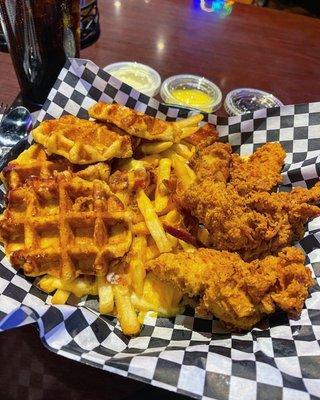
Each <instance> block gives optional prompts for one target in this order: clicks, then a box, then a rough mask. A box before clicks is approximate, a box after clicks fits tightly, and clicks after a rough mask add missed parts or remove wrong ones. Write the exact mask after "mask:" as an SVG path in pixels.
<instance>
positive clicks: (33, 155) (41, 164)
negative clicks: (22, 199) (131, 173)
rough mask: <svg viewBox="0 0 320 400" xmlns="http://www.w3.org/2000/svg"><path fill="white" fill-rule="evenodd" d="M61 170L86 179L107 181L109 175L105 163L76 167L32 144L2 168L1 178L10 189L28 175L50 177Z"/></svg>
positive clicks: (28, 176) (18, 185) (108, 169)
mask: <svg viewBox="0 0 320 400" xmlns="http://www.w3.org/2000/svg"><path fill="white" fill-rule="evenodd" d="M79 168H82V169H79ZM63 171H69V172H73V173H74V175H75V176H79V177H80V178H83V179H85V180H88V181H93V180H94V179H99V180H102V181H105V182H108V180H109V175H110V168H109V166H108V165H107V164H105V163H97V164H94V165H89V166H86V167H85V168H83V167H80V166H79V167H78V166H76V165H74V164H71V163H70V162H69V161H68V160H66V159H65V158H63V157H60V156H56V155H51V156H48V154H47V153H46V152H45V150H44V148H43V146H41V145H40V144H33V145H32V146H30V147H29V148H28V149H27V150H25V151H24V152H22V153H21V154H20V155H19V157H18V158H17V159H16V160H14V161H11V162H10V163H9V164H8V165H7V166H6V167H5V168H4V169H3V171H2V175H1V178H2V181H3V182H4V184H5V186H6V188H7V189H8V190H11V189H17V188H18V187H21V186H23V185H24V183H25V182H26V180H27V179H29V178H30V177H33V178H35V177H37V178H52V177H53V176H55V175H56V174H57V173H60V172H63Z"/></svg>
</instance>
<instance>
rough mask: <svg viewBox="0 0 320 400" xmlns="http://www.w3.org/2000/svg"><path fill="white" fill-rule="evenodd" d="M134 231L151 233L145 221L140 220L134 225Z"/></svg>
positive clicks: (139, 233)
mask: <svg viewBox="0 0 320 400" xmlns="http://www.w3.org/2000/svg"><path fill="white" fill-rule="evenodd" d="M132 233H134V234H135V235H145V236H147V235H149V234H150V232H149V229H148V227H147V225H146V223H145V222H144V221H142V222H138V223H137V224H134V225H132Z"/></svg>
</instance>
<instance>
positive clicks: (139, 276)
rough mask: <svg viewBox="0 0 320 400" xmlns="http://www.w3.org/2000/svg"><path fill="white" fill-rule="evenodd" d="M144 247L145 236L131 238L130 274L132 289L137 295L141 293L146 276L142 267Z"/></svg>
mask: <svg viewBox="0 0 320 400" xmlns="http://www.w3.org/2000/svg"><path fill="white" fill-rule="evenodd" d="M146 249H147V239H146V237H145V236H137V237H135V238H134V239H133V241H132V245H131V254H130V257H131V260H130V274H131V279H132V287H133V290H134V291H135V292H136V293H137V294H138V295H141V294H142V291H143V283H144V278H145V277H146V270H145V268H144V263H145V261H146Z"/></svg>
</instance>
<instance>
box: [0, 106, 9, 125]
mask: <svg viewBox="0 0 320 400" xmlns="http://www.w3.org/2000/svg"><path fill="white" fill-rule="evenodd" d="M7 112H8V104H6V103H3V102H1V103H0V122H1V121H2V120H3V118H4V116H5V115H6V113H7Z"/></svg>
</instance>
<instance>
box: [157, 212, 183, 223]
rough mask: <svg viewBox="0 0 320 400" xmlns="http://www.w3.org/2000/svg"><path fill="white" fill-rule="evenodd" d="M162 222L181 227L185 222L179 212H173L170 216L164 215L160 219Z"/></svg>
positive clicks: (169, 213)
mask: <svg viewBox="0 0 320 400" xmlns="http://www.w3.org/2000/svg"><path fill="white" fill-rule="evenodd" d="M160 220H161V222H167V223H170V224H171V225H180V224H181V223H182V222H183V218H182V215H181V214H180V213H179V211H178V210H171V211H169V212H168V214H165V215H162V216H161V217H160Z"/></svg>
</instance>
